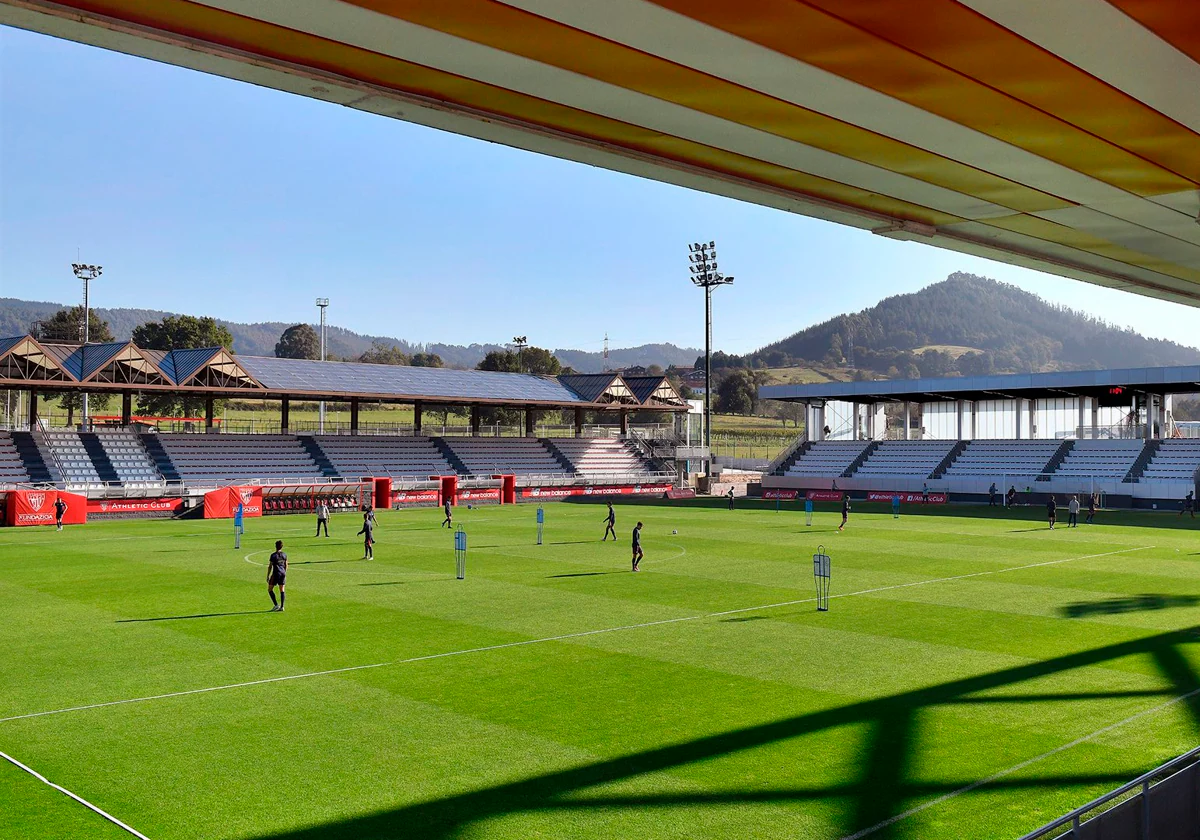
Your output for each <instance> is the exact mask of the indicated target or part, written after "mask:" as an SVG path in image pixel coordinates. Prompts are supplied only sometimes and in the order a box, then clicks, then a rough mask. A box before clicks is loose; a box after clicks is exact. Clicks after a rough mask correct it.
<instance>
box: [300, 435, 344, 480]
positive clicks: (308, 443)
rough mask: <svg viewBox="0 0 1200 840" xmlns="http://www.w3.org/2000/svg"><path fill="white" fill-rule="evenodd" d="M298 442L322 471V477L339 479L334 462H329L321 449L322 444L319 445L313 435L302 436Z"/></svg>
mask: <svg viewBox="0 0 1200 840" xmlns="http://www.w3.org/2000/svg"><path fill="white" fill-rule="evenodd" d="M297 440H299V441H300V445H301V446H302V447H304V451H305V452H307V453H308V457H310V458H312V459H313V463H314V464H316V465H317V468H318V469H320V470H321V475H323V476H325V477H326V478H339V477H340V473H338V471H337V468H336V467H334V465H333V462H332V461H330V460H329V456H328V455H326V454H325V450H323V449H322V448H321V444H319V443H317V440H316V438H314V437H313V436H312V435H300V436H299V437H298V438H297Z"/></svg>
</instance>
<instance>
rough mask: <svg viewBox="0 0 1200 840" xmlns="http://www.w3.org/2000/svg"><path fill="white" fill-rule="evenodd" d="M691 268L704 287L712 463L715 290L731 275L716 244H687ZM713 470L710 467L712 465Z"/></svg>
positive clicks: (706, 401)
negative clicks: (719, 258) (722, 268)
mask: <svg viewBox="0 0 1200 840" xmlns="http://www.w3.org/2000/svg"><path fill="white" fill-rule="evenodd" d="M688 251H689V253H688V260H689V261H690V262H691V265H690V266H688V268H689V269H690V270H691V272H692V282H693V283H694V284H696V285H697V286H699V287H700V288H701V289H704V446H705V447H706V448H708V450H709V464H710V465H711V463H712V290H713V289H715V288H716V287H717V286H728V285H729V284H730V283H732V282H733V278H732V277H725V276H724V275H722V274H721V273H720V272H719V271H717V243H716V242H713V241H709V242H693V243H692V244H691V245H689V246H688ZM710 469H711V467H710Z"/></svg>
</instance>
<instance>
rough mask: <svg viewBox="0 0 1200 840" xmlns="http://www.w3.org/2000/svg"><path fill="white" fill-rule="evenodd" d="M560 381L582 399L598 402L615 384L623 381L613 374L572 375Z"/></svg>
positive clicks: (561, 377) (563, 377)
mask: <svg viewBox="0 0 1200 840" xmlns="http://www.w3.org/2000/svg"><path fill="white" fill-rule="evenodd" d="M558 381H559V382H561V383H562V384H564V385H566V386H567V387H568V388H570V389H571V390H572V391H574V392H575V393H576V394H578V395H579V397H580V398H581V399H583V400H586V401H587V402H596V401H597V400H599V399H600V398H601V397H602V396H604V394H605V392H606V391H608V389H609V388H610V387H611V386H612V384H613V383H614V382H619V381H621V380H620V379H619V378H618V377H617V376H616V375H615V374H612V373H572V374H566V375H564V376H560V377H558Z"/></svg>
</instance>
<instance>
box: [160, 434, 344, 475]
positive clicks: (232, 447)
mask: <svg viewBox="0 0 1200 840" xmlns="http://www.w3.org/2000/svg"><path fill="white" fill-rule="evenodd" d="M156 437H157V440H158V442H159V444H160V445H161V447H162V451H163V453H165V455H166V457H167V459H168V465H167V469H170V470H173V472H174V473H175V474H177V475H178V476H179V478H180V479H181V480H182V481H184V482H185V483H186V484H188V485H192V486H217V485H221V484H237V483H244V482H259V481H267V482H286V481H291V482H297V483H301V482H305V483H311V482H313V481H323V480H326V479H329V478H333V477H336V473H335V472H333V471H330V470H328V468H324V469H323V468H322V467H320V466H318V465H317V463H316V461H315V460H314V459H313V457H312V455H311V454H310V453H309V452H308V450H306V449H305V448H304V447H303V446H301V444H300V441H299V440H298V439H297V438H295V437H292V436H290V435H189V434H162V435H157V436H156ZM160 457H161V456H160Z"/></svg>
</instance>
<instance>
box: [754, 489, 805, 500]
mask: <svg viewBox="0 0 1200 840" xmlns="http://www.w3.org/2000/svg"><path fill="white" fill-rule="evenodd" d="M799 495H800V491H799V490H764V491H762V497H763V498H764V499H779V500H780V501H782V502H790V501H792V500H793V499H795V498H796V497H797V496H799Z"/></svg>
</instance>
